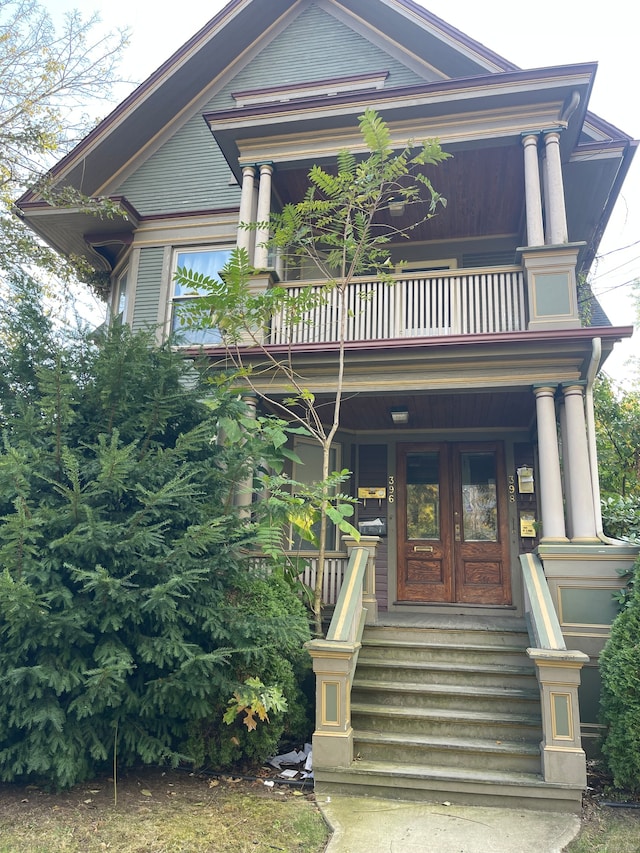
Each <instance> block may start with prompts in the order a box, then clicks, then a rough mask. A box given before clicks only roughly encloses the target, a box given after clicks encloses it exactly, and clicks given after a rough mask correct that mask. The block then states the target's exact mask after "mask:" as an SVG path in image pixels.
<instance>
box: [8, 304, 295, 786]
mask: <svg viewBox="0 0 640 853" xmlns="http://www.w3.org/2000/svg"><path fill="white" fill-rule="evenodd" d="M36 313H37V312H36ZM41 319H42V317H41V316H39V321H40V320H41ZM14 320H15V322H14V328H13V329H12V330H11V332H12V333H11V334H5V336H4V338H3V340H2V341H0V355H1V356H2V357H3V358H4V360H5V363H6V369H5V370H4V371H3V381H2V382H1V383H0V429H1V430H2V440H1V443H0V779H2V780H3V781H11V780H26V779H31V778H37V779H39V780H42V779H44V780H47V781H48V782H49V783H50V784H51V785H53V786H56V787H65V786H69V785H72V784H74V783H76V782H78V781H81V780H84V779H86V778H89V777H90V776H92V775H93V774H95V773H97V772H98V771H100V770H102V769H104V768H106V767H111V762H112V761H113V759H114V755H115V756H117V760H118V762H119V763H120V764H133V763H135V762H145V763H150V762H159V761H170V762H172V763H173V764H175V763H177V762H178V761H179V760H180V759H181V758H184V759H194V758H196V759H198V758H199V759H200V760H206V759H207V757H208V758H209V759H215V760H216V761H217V763H218V764H223V763H224V762H225V761H226V762H229V761H236V760H239V759H241V758H242V757H243V756H247V755H248V756H250V757H257V758H263V757H264V754H265V753H268V752H269V751H270V750H272V749H274V748H275V745H276V743H277V740H278V737H279V736H280V734H281V733H282V731H283V729H284V727H285V726H286V724H287V719H286V715H285V714H284V713H283V712H282V711H279V712H276V713H275V714H273V715H271V718H270V722H269V723H268V724H267V723H261V726H260V727H261V729H262V731H261V732H248V731H246V730H243V727H242V725H241V722H240V721H238V723H237V724H234V725H233V726H227V725H225V724H224V723H223V722H222V713H223V712H224V710H225V707H226V704H227V702H228V700H229V698H230V697H231V696H232V694H233V692H234V690H235V689H236V688H237V686H238V685H239V684H242V683H243V682H244V681H245V680H246V679H247V678H249V677H255V676H258V677H260V678H261V679H262V680H263V682H264V683H265V684H267V685H269V686H276V687H279V688H280V689H281V690H282V691H283V693H284V695H285V698H286V699H287V700H288V704H289V708H290V709H291V710H293V711H294V712H295V713H294V717H295V716H296V715H297V718H298V724H299V725H304V723H303V722H301V721H300V716H301V713H300V701H301V697H300V694H299V690H298V687H297V681H296V679H297V675H296V674H295V671H296V670H300V669H303V668H304V659H305V658H304V653H303V652H302V651H301V649H302V644H303V642H304V641H305V639H307V638H308V636H309V635H308V624H307V618H306V614H305V612H304V609H303V607H302V605H301V604H300V602H299V600H298V598H297V597H296V595H295V594H294V592H293V591H292V590H291V589H290V588H289V586H288V585H287V584H286V582H285V581H284V579H283V576H282V575H280V574H279V573H278V572H277V571H275V572H273V573H272V574H271V576H269V577H267V576H265V575H264V574H261V573H260V572H258V571H257V570H255V569H252V568H251V566H250V564H249V563H248V562H247V559H246V546H247V545H249V544H251V542H252V541H253V537H254V536H255V528H254V527H252V525H251V524H250V523H248V522H246V521H244V520H243V519H242V518H239V517H238V515H237V514H236V512H235V510H234V508H233V502H232V500H231V495H232V490H233V486H234V484H235V483H236V482H238V480H239V479H241V478H242V477H244V476H245V475H246V472H247V470H248V467H247V466H248V464H249V463H250V458H249V455H250V454H251V453H253V458H254V459H255V458H257V456H256V447H255V445H251V446H249V445H247V447H243V445H242V444H241V443H238V442H234V443H233V444H229V445H228V446H225V444H224V442H220V441H215V436H216V433H217V424H218V422H219V419H220V417H221V416H224V417H225V418H226V419H227V420H228V422H231V421H232V420H233V419H239V418H241V416H242V411H243V409H242V403H241V402H240V401H239V400H238V399H237V396H235V395H233V394H228V393H226V392H224V391H221V390H218V391H215V392H214V406H213V407H211V406H207V405H204V404H203V403H202V402H201V395H202V388H200V387H198V382H197V381H196V379H195V377H196V374H195V373H194V371H193V368H190V367H189V366H188V365H185V364H184V363H183V362H182V361H181V360H180V359H179V358H178V357H176V356H175V355H174V354H173V353H172V352H171V350H170V348H163V349H158V348H155V347H153V346H151V345H150V341H149V339H148V338H146V337H145V336H143V335H132V334H131V333H130V332H129V331H128V330H127V329H126V328H124V327H121V326H114V327H113V328H112V329H111V331H110V332H109V333H108V335H107V336H106V337H105V338H104V339H103V340H102V341H101V342H100V343H99V344H95V343H93V342H91V341H90V340H89V339H87V338H86V337H82V338H81V339H79V340H77V341H75V342H70V341H68V340H67V341H63V342H59V341H57V340H56V336H55V334H54V333H53V331H52V329H51V328H50V327H47V324H46V323H45V324H44V328H43V330H42V337H41V338H40V339H39V342H38V344H37V345H36V346H35V350H34V347H33V341H31V342H29V340H28V338H29V322H28V318H27V321H26V322H25V319H24V316H23V317H22V318H20V317H18V318H17V319H16V318H14ZM5 331H6V326H5ZM29 347H31V350H34V351H30V350H29ZM11 359H13V362H12V364H11V366H9V361H11ZM187 379H188V381H186V380H187ZM253 440H255V437H254V439H253ZM251 735H256V737H255V738H253V739H252V738H251ZM212 743H215V748H212V746H211V744H212Z"/></svg>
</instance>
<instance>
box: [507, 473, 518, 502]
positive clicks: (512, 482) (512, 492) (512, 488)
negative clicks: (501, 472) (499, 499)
mask: <svg viewBox="0 0 640 853" xmlns="http://www.w3.org/2000/svg"><path fill="white" fill-rule="evenodd" d="M515 502H516V478H515V477H514V475H513V474H509V503H510V504H513V503H515Z"/></svg>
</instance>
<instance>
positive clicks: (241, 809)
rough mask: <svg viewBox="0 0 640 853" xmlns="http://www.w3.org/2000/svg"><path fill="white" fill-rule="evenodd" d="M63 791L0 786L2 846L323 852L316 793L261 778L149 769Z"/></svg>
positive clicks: (21, 851) (132, 852) (97, 852)
mask: <svg viewBox="0 0 640 853" xmlns="http://www.w3.org/2000/svg"><path fill="white" fill-rule="evenodd" d="M112 788H113V786H112V785H111V784H110V783H109V782H108V781H107V780H102V781H99V782H92V783H90V784H89V785H86V786H80V787H78V788H75V789H73V790H72V791H69V792H65V793H62V794H51V793H48V792H47V791H45V790H43V789H41V788H37V787H34V786H30V787H29V788H16V787H14V786H10V785H4V786H0V853H54V851H55V853H103V851H105V850H111V851H117V853H205V851H206V853H245V851H252V853H274V851H285V853H294V851H296V853H319V851H321V850H323V849H324V847H325V844H326V841H327V837H328V832H327V827H326V825H325V823H324V821H323V819H322V817H321V815H320V813H319V812H318V810H317V808H316V806H315V804H314V802H313V798H312V797H311V796H309V795H304V794H302V793H301V792H300V791H291V790H283V789H281V788H278V787H275V788H266V787H265V786H264V785H263V784H262V782H255V783H248V782H234V781H233V780H225V781H222V782H218V781H217V780H210V779H207V778H202V777H197V776H189V775H188V774H180V773H171V772H167V773H163V772H162V771H158V770H156V771H150V770H145V771H142V772H141V773H139V774H131V775H130V776H128V777H127V778H126V779H125V780H122V781H119V784H118V804H117V806H116V805H114V802H113V790H112Z"/></svg>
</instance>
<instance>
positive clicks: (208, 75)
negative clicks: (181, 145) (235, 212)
mask: <svg viewBox="0 0 640 853" xmlns="http://www.w3.org/2000/svg"><path fill="white" fill-rule="evenodd" d="M334 2H335V3H336V5H338V6H339V7H342V8H343V9H344V10H345V11H346V12H347V13H349V14H351V15H353V16H355V18H356V20H360V21H366V20H376V22H377V28H378V29H379V30H380V31H381V32H394V34H396V33H397V36H396V39H395V40H396V41H400V43H401V44H404V45H405V46H406V48H407V50H408V51H409V52H411V53H413V54H414V55H415V56H417V57H418V58H420V59H422V60H423V61H425V62H426V63H428V64H429V65H432V66H436V67H437V68H438V69H439V70H440V71H441V73H442V75H443V77H445V76H446V78H448V79H453V78H455V77H458V78H460V77H467V76H475V75H481V74H486V73H487V72H499V71H510V70H511V71H512V70H517V66H515V65H513V64H512V63H510V62H507V60H505V59H503V58H502V57H500V56H498V55H497V54H496V53H494V52H493V51H491V50H489V49H488V48H486V47H484V46H483V45H482V44H480V43H479V42H477V41H474V40H473V39H471V38H469V37H468V36H466V35H465V34H464V33H461V32H460V31H459V30H457V29H455V27H452V26H450V25H449V24H447V23H446V22H445V21H443V20H441V19H440V18H438V17H437V16H436V15H433V14H432V13H430V12H428V11H427V10H426V9H424V8H422V7H421V6H418V5H417V4H416V3H414V2H412V0H334ZM304 3H305V0H269V2H268V3H265V2H264V0H230V2H229V3H227V5H226V6H225V7H224V8H223V9H222V10H221V11H220V12H218V14H216V15H215V16H214V17H213V18H212V19H211V20H210V21H209V22H208V23H207V24H205V26H204V27H202V29H200V30H199V31H198V32H197V33H196V34H195V35H194V36H192V37H191V38H190V39H189V40H188V41H187V42H185V44H184V45H182V47H180V48H179V49H178V50H177V51H176V52H175V53H174V54H173V55H172V56H171V57H169V59H167V61H166V62H164V63H163V64H162V65H161V66H160V67H159V68H158V69H157V70H156V71H154V72H153V74H151V75H150V76H149V77H148V78H147V79H146V80H145V81H144V82H143V83H142V84H141V85H140V86H138V87H137V89H135V90H134V91H133V92H132V93H131V94H130V95H129V96H128V97H127V98H125V100H124V101H122V102H121V103H120V104H119V105H118V106H117V107H116V108H115V109H114V110H113V111H112V112H111V113H110V114H109V115H107V116H106V118H104V119H103V120H102V121H101V122H100V123H99V124H98V125H97V126H96V127H95V128H94V130H92V131H91V132H90V133H89V134H88V135H87V136H86V137H85V138H84V139H83V140H82V141H81V142H80V143H79V144H78V145H77V146H76V147H75V148H74V149H73V150H72V151H70V152H69V154H67V155H66V156H65V157H63V158H62V159H61V160H60V161H59V162H58V163H57V164H56V165H55V166H54V167H53V168H52V169H51V170H50V172H49V177H50V178H51V179H53V180H55V181H64V182H65V183H68V184H71V185H72V186H75V187H77V188H78V189H80V190H82V191H84V192H87V193H88V194H91V193H94V192H97V191H98V189H99V188H100V187H101V186H102V185H103V184H105V183H106V182H107V181H108V180H109V178H110V177H111V176H112V174H113V171H114V166H115V165H116V163H121V162H123V161H125V162H126V161H127V160H129V159H130V158H133V157H135V156H136V155H137V153H138V152H139V151H140V150H141V149H142V148H144V147H145V145H147V144H148V143H149V142H150V140H151V139H153V137H154V136H155V135H156V134H159V133H162V131H163V130H164V129H165V128H166V127H167V124H168V123H170V122H171V121H173V120H175V119H176V118H178V117H179V116H180V115H181V114H182V113H183V112H184V111H185V110H186V109H188V107H189V105H190V104H191V103H192V102H193V101H194V100H195V99H197V97H198V96H199V95H200V93H201V92H203V91H204V90H206V89H208V88H210V87H211V84H212V81H215V80H216V78H218V77H219V76H220V75H222V74H223V72H225V71H226V70H227V69H229V68H231V67H232V66H234V65H235V64H237V63H238V59H239V57H241V56H242V54H243V52H244V51H245V50H247V49H248V48H249V47H250V46H251V45H252V44H253V43H254V42H256V41H257V40H258V39H259V38H260V37H261V36H262V35H263V34H264V33H265V32H267V31H269V30H270V29H271V28H273V27H274V26H275V25H276V24H277V22H278V21H279V20H280V19H282V18H283V16H286V15H287V14H288V13H290V12H292V11H295V10H296V7H300V6H301V5H303V4H304ZM107 144H108V147H109V151H105V150H104V146H105V145H107ZM81 174H82V178H81ZM37 197H38V196H37V193H36V192H33V191H28V192H27V193H25V194H24V195H23V196H22V197H21V198H20V200H19V201H18V206H19V207H22V206H23V205H24V204H27V203H29V202H32V201H34V200H35V199H36V198H37Z"/></svg>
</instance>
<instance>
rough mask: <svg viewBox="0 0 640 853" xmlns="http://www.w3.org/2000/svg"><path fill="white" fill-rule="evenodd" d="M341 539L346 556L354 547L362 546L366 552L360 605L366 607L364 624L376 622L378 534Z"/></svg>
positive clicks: (349, 554) (375, 623) (374, 623)
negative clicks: (367, 555) (366, 557)
mask: <svg viewBox="0 0 640 853" xmlns="http://www.w3.org/2000/svg"><path fill="white" fill-rule="evenodd" d="M342 541H343V542H344V544H345V545H346V548H347V556H349V557H351V553H352V551H353V549H354V548H364V550H365V551H367V552H368V554H369V557H368V559H367V568H366V569H365V573H364V583H363V586H362V606H363V607H364V608H365V609H366V611H367V615H366V619H365V624H366V625H377V624H378V599H377V598H376V551H377V549H378V545H379V543H380V537H379V536H361V537H360V539H359V540H356V539H355V538H354V537H353V536H343V537H342Z"/></svg>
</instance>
